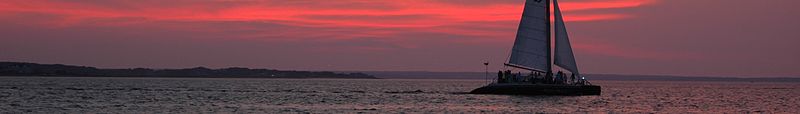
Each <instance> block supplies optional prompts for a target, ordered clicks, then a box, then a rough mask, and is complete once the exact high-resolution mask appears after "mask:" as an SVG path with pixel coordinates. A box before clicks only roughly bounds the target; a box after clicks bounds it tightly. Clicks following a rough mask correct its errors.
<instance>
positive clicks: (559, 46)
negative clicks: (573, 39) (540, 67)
mask: <svg viewBox="0 0 800 114" xmlns="http://www.w3.org/2000/svg"><path fill="white" fill-rule="evenodd" d="M553 7H554V8H553V9H555V11H554V13H555V38H556V39H555V40H556V41H555V42H556V44H555V51H554V55H553V57H554V58H553V64H555V65H558V66H559V67H561V68H564V69H566V70H569V71H570V72H572V73H573V74H579V73H578V65H577V64H576V63H575V55H574V54H573V53H572V46H570V43H569V36H568V35H567V28H566V25H564V18H563V16H562V15H561V9H560V8H559V7H558V0H553Z"/></svg>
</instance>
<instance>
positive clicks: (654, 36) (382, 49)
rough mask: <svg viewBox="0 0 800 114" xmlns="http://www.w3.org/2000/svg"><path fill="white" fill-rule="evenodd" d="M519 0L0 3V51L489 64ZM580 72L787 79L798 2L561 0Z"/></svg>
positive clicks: (113, 61) (794, 73) (29, 55)
mask: <svg viewBox="0 0 800 114" xmlns="http://www.w3.org/2000/svg"><path fill="white" fill-rule="evenodd" d="M523 3H524V0H168V1H164V0H2V1H0V25H2V26H0V35H2V36H0V61H19V62H36V63H59V64H73V65H86V66H95V67H101V68H134V67H148V68H187V67H197V66H206V67H212V68H221V67H251V68H274V69H283V70H326V71H446V72H451V71H457V72H482V71H484V66H483V64H482V63H483V62H484V61H487V60H489V61H490V63H491V66H490V69H493V70H496V69H499V68H501V65H502V63H504V62H505V61H506V59H507V57H508V55H509V52H510V48H511V46H512V44H513V40H514V37H515V35H516V29H517V25H518V24H519V19H520V16H521V13H522V8H523ZM559 3H560V4H561V8H562V11H563V12H564V16H565V17H564V19H566V21H567V23H566V24H567V28H568V29H569V30H568V31H569V33H570V41H572V46H573V48H574V51H575V56H576V59H577V62H578V67H579V69H580V70H581V71H582V72H583V73H590V74H591V73H602V74H652V75H697V76H736V77H775V76H791V77H800V59H799V58H800V32H797V30H800V22H798V21H797V20H800V13H798V12H800V8H796V6H795V5H797V4H800V1H798V0H765V1H752V0H560V1H559Z"/></svg>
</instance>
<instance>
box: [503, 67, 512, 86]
mask: <svg viewBox="0 0 800 114" xmlns="http://www.w3.org/2000/svg"><path fill="white" fill-rule="evenodd" d="M503 75H505V76H504V77H503V78H504V80H505V81H506V83H509V82H511V77H512V76H511V70H506V72H504V73H503Z"/></svg>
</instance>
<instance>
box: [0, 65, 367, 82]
mask: <svg viewBox="0 0 800 114" xmlns="http://www.w3.org/2000/svg"><path fill="white" fill-rule="evenodd" d="M0 76H53V77H67V76H74V77H185V78H360V79H376V77H374V76H372V75H368V74H364V73H335V72H329V71H282V70H274V69H250V68H241V67H231V68H221V69H210V68H205V67H196V68H186V69H149V68H131V69H99V68H95V67H87V66H73V65H62V64H37V63H23V62H0Z"/></svg>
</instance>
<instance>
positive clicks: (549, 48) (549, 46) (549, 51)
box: [545, 0, 553, 74]
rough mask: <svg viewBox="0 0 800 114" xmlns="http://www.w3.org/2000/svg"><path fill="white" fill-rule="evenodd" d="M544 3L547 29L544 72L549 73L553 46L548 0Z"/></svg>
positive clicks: (551, 66)
mask: <svg viewBox="0 0 800 114" xmlns="http://www.w3.org/2000/svg"><path fill="white" fill-rule="evenodd" d="M545 4H546V5H545V9H546V10H547V12H545V15H546V16H545V20H546V21H545V22H547V24H546V25H547V29H546V31H547V41H546V42H547V71H546V72H545V73H548V74H549V73H550V72H553V64H552V63H553V55H552V54H553V53H552V50H553V49H552V48H553V46H552V39H553V37H552V34H551V31H552V30H551V29H550V27H551V26H550V24H551V23H550V0H545Z"/></svg>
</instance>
